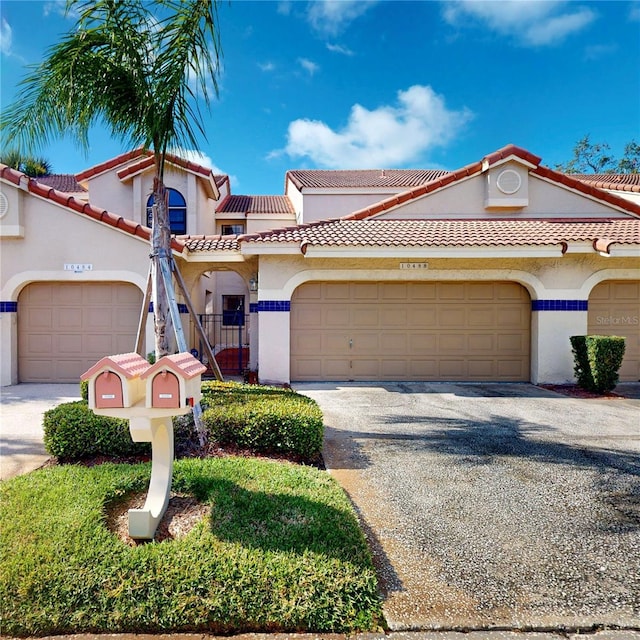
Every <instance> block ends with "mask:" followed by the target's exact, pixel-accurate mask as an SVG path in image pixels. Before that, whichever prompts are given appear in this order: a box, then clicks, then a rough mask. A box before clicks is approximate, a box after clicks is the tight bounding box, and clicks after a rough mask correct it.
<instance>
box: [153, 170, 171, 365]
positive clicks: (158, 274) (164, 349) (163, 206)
mask: <svg viewBox="0 0 640 640" xmlns="http://www.w3.org/2000/svg"><path fill="white" fill-rule="evenodd" d="M153 203H154V204H153V218H152V219H153V224H152V230H151V265H152V266H151V271H152V289H153V312H154V323H153V326H154V333H155V350H156V358H161V357H162V356H164V355H167V354H168V353H169V337H168V325H169V300H168V292H167V290H166V288H165V285H164V281H163V278H162V271H161V269H160V262H161V261H167V262H170V260H171V231H170V227H169V219H168V207H167V190H166V188H165V186H164V183H163V181H162V179H161V178H160V177H158V175H156V176H155V177H154V179H153Z"/></svg>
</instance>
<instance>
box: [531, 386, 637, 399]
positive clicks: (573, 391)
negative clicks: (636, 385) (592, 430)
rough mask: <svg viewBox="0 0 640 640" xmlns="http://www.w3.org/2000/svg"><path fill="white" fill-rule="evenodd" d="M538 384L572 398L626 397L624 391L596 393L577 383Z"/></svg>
mask: <svg viewBox="0 0 640 640" xmlns="http://www.w3.org/2000/svg"><path fill="white" fill-rule="evenodd" d="M538 386H539V387H541V388H542V389H548V390H549V391H555V392H556V393H561V394H562V395H564V396H569V397H570V398H585V399H593V398H598V399H600V400H619V399H620V398H625V397H626V396H625V395H624V394H623V393H615V392H614V391H609V392H607V393H594V392H593V391H587V390H586V389H583V388H582V387H579V386H578V385H577V384H540V385H538Z"/></svg>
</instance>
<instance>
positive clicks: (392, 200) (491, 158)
mask: <svg viewBox="0 0 640 640" xmlns="http://www.w3.org/2000/svg"><path fill="white" fill-rule="evenodd" d="M510 157H517V158H520V159H521V160H524V161H525V162H528V163H529V164H531V165H534V168H533V169H531V173H533V174H534V175H537V176H540V177H542V178H545V179H547V180H550V181H552V182H556V183H558V184H562V185H564V186H566V187H569V188H571V189H574V190H575V191H578V192H580V193H583V194H585V195H588V196H591V197H593V198H596V199H598V200H601V201H603V202H606V203H607V204H610V205H614V206H616V207H618V208H621V209H623V210H624V211H627V212H629V213H631V214H632V215H640V204H636V203H635V202H630V201H629V200H625V199H624V198H622V197H621V196H618V195H615V194H613V193H609V192H608V191H603V190H602V189H599V188H597V187H596V186H594V185H592V184H590V183H587V182H585V181H581V180H578V179H576V178H575V177H573V176H569V175H565V174H564V173H560V172H559V171H554V170H553V169H549V168H548V167H544V166H542V165H541V164H540V160H541V158H540V157H538V156H536V155H534V154H532V153H530V152H529V151H527V150H526V149H522V148H520V147H516V146H515V145H513V144H509V145H507V146H506V147H503V148H502V149H498V151H495V152H493V153H490V154H489V155H487V156H485V157H484V158H483V159H482V160H481V161H479V162H474V163H471V164H468V165H467V166H465V167H462V168H461V169H457V170H456V171H451V172H449V173H446V174H445V175H443V176H441V177H439V178H436V179H434V180H432V181H431V182H429V183H427V184H424V185H421V186H418V187H414V188H413V189H409V190H407V191H404V192H403V193H399V194H397V195H395V196H391V197H389V198H386V199H385V200H381V201H380V202H377V203H375V204H373V205H370V206H368V207H365V208H364V209H360V210H359V211H356V212H354V213H352V214H351V215H349V216H347V218H348V219H354V220H355V219H364V218H369V217H371V216H375V215H377V214H379V213H382V212H383V211H388V210H389V209H392V208H393V207H395V206H397V205H399V204H402V203H404V202H407V201H409V200H414V199H415V198H420V197H422V196H424V195H426V194H428V193H432V192H433V191H437V190H438V189H441V188H442V187H446V186H447V185H449V184H451V183H453V182H457V181H459V180H463V179H464V178H467V177H470V176H474V175H477V174H479V173H481V172H482V171H483V170H485V169H488V168H489V167H491V166H492V165H494V164H497V163H499V162H501V161H503V160H507V159H508V158H510Z"/></svg>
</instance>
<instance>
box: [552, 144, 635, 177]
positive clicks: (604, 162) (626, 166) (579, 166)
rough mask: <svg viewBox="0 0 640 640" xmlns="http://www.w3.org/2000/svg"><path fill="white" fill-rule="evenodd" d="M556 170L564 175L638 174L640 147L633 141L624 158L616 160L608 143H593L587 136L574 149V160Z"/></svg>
mask: <svg viewBox="0 0 640 640" xmlns="http://www.w3.org/2000/svg"><path fill="white" fill-rule="evenodd" d="M556 169H557V170H558V171H562V172H563V173H638V171H640V145H638V144H637V143H636V142H635V141H634V140H631V142H628V143H627V144H626V145H625V147H624V155H623V157H622V158H621V159H620V160H616V158H615V157H614V156H613V155H612V154H611V148H610V147H609V145H608V144H607V143H606V142H591V140H590V139H589V135H586V136H584V138H581V139H580V140H578V142H577V143H576V146H575V147H574V148H573V158H572V159H571V160H569V162H566V163H564V164H558V165H556Z"/></svg>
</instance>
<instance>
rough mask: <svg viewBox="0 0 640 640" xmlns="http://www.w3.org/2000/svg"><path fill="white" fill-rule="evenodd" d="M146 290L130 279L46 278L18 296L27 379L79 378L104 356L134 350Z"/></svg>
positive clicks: (21, 367)
mask: <svg viewBox="0 0 640 640" xmlns="http://www.w3.org/2000/svg"><path fill="white" fill-rule="evenodd" d="M141 304H142V293H141V292H140V290H139V289H138V288H137V287H135V286H133V285H131V284H125V283H115V282H95V283H73V284H70V283H61V282H46V283H45V282H42V283H34V284H30V285H28V286H27V287H25V288H24V289H23V290H22V292H21V293H20V298H19V300H18V376H19V378H20V381H21V382H77V381H79V379H80V376H81V375H82V374H83V373H84V372H85V371H86V370H87V369H89V367H91V366H92V365H93V364H95V363H96V362H97V361H98V360H99V359H100V358H102V357H104V356H106V355H112V354H115V353H127V352H129V351H133V348H134V346H135V337H136V331H137V326H138V319H139V317H140V305H141Z"/></svg>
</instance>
